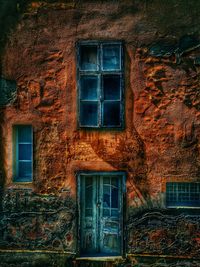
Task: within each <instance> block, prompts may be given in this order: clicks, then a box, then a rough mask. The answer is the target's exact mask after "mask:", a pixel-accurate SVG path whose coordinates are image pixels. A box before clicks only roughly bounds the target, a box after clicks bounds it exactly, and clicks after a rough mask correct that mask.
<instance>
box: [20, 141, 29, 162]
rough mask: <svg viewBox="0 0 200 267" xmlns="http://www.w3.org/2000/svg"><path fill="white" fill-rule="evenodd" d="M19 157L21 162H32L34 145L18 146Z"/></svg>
mask: <svg viewBox="0 0 200 267" xmlns="http://www.w3.org/2000/svg"><path fill="white" fill-rule="evenodd" d="M18 153H19V154H18V157H19V160H31V159H32V145H31V144H22V145H21V144H19V145H18Z"/></svg>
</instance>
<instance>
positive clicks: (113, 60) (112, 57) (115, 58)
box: [103, 45, 120, 70]
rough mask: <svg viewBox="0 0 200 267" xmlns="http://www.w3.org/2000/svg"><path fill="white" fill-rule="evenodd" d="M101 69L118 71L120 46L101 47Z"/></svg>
mask: <svg viewBox="0 0 200 267" xmlns="http://www.w3.org/2000/svg"><path fill="white" fill-rule="evenodd" d="M103 69H104V70H119V69H120V46H119V45H104V46H103Z"/></svg>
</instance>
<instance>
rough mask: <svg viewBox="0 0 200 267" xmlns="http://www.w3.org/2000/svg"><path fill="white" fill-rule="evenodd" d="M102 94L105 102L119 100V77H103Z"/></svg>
mask: <svg viewBox="0 0 200 267" xmlns="http://www.w3.org/2000/svg"><path fill="white" fill-rule="evenodd" d="M103 93H104V99H105V100H120V97H121V96H120V76H119V75H104V76H103Z"/></svg>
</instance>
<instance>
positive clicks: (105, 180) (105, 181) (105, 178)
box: [103, 176, 110, 185]
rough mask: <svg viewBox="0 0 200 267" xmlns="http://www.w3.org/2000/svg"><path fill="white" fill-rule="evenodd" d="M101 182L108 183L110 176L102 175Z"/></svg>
mask: <svg viewBox="0 0 200 267" xmlns="http://www.w3.org/2000/svg"><path fill="white" fill-rule="evenodd" d="M103 184H104V185H105V184H107V185H110V177H108V176H105V177H103Z"/></svg>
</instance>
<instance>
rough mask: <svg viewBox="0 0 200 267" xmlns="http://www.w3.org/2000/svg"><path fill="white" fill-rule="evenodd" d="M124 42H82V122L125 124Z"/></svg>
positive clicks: (101, 125)
mask: <svg viewBox="0 0 200 267" xmlns="http://www.w3.org/2000/svg"><path fill="white" fill-rule="evenodd" d="M122 63H123V57H122V44H121V42H114V43H107V42H80V43H79V45H78V78H79V82H78V89H79V126H80V127H92V128H122V127H123V112H124V96H123V64H122Z"/></svg>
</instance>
